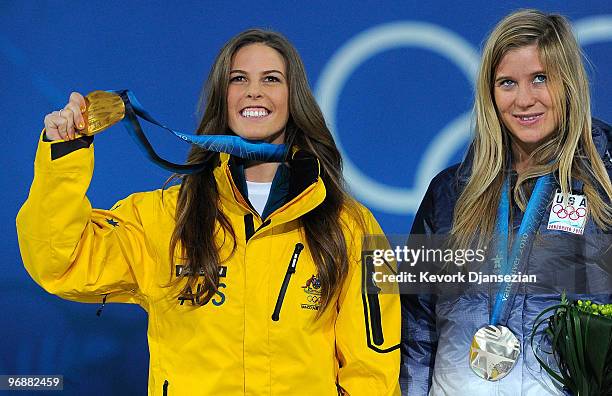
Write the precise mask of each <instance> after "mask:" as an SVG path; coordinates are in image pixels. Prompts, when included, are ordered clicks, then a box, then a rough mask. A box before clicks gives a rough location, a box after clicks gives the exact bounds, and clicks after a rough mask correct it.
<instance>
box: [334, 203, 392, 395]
mask: <svg viewBox="0 0 612 396" xmlns="http://www.w3.org/2000/svg"><path fill="white" fill-rule="evenodd" d="M365 212H366V216H365V220H366V225H367V230H366V232H367V233H369V234H371V235H382V234H383V232H382V230H381V229H380V226H379V225H378V223H377V222H376V220H374V218H373V216H372V215H371V214H370V213H369V211H367V210H366V211H365ZM362 239H363V235H361V234H360V235H359V236H358V237H356V238H353V240H352V241H348V246H349V259H350V260H351V263H350V269H349V274H348V278H347V280H346V281H345V287H343V290H342V291H341V294H340V296H339V299H338V316H337V319H336V351H337V355H338V359H339V362H340V368H339V372H338V385H339V387H340V388H341V394H344V395H351V396H359V395H363V396H366V395H367V396H371V395H382V396H388V395H399V394H400V388H399V365H400V351H399V342H400V325H401V323H400V301H399V294H398V293H397V292H394V293H378V294H367V293H366V292H365V291H364V290H365V289H364V288H363V287H362V285H363V284H364V281H365V279H364V278H365V274H366V273H365V272H364V271H363V269H364V268H363V266H362V258H361V256H362V252H361V250H362Z"/></svg>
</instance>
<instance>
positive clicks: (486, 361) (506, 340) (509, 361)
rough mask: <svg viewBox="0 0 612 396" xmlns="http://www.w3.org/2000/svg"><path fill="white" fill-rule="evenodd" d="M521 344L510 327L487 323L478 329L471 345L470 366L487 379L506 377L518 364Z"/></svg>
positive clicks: (495, 379) (494, 379) (478, 374)
mask: <svg viewBox="0 0 612 396" xmlns="http://www.w3.org/2000/svg"><path fill="white" fill-rule="evenodd" d="M520 354H521V344H520V343H519V340H518V339H517V338H516V336H515V335H514V334H513V333H512V331H510V329H509V328H507V327H505V326H500V325H487V326H484V327H481V328H480V329H478V331H477V332H476V334H474V338H473V339H472V345H471V346H470V367H471V368H472V370H473V371H474V373H476V375H477V376H479V377H480V378H483V379H485V380H487V381H498V380H500V379H502V378H504V377H505V376H506V375H508V373H509V372H510V371H511V370H512V368H513V367H514V366H515V365H516V362H517V360H518V358H519V355H520Z"/></svg>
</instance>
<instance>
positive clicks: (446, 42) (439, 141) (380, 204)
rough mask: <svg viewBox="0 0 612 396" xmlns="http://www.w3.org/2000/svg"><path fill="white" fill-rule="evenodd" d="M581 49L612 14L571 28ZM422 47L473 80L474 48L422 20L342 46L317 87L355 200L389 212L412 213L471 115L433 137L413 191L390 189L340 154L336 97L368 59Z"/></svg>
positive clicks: (611, 27) (611, 32)
mask: <svg viewBox="0 0 612 396" xmlns="http://www.w3.org/2000/svg"><path fill="white" fill-rule="evenodd" d="M573 26H574V31H575V33H576V37H577V38H578V41H579V42H580V44H581V45H583V46H584V45H588V44H592V43H596V42H600V41H608V40H611V39H612V16H607V15H603V16H597V17H589V18H584V19H581V20H579V21H576V22H575V23H574V24H573ZM408 46H414V47H421V48H424V49H428V50H431V51H433V52H436V53H438V54H440V55H442V56H444V57H446V58H448V59H449V60H451V61H452V62H453V63H454V64H455V65H456V66H457V67H459V68H460V69H461V71H462V72H463V74H464V75H465V76H466V77H467V79H468V81H469V82H470V84H473V83H474V81H475V76H476V72H477V69H478V64H479V62H480V56H479V55H478V53H477V51H476V49H474V47H473V46H472V45H471V44H470V43H468V42H467V41H465V40H464V39H463V38H462V37H460V36H459V35H458V34H457V33H454V32H452V31H450V30H448V29H445V28H443V27H440V26H437V25H434V24H430V23H423V22H414V21H406V22H394V23H386V24H382V25H379V26H375V27H373V28H370V29H368V30H365V31H363V32H361V33H359V34H357V35H356V36H355V37H353V38H352V39H351V40H349V41H348V42H347V43H345V44H344V45H342V46H341V47H340V48H339V49H338V50H337V51H336V52H335V53H334V55H333V56H332V57H331V59H330V60H329V62H328V63H327V64H326V65H325V67H324V69H323V71H322V73H321V76H320V78H319V80H318V81H317V86H316V90H315V93H316V97H317V101H318V102H319V105H320V106H321V110H322V111H323V114H324V115H325V119H326V120H327V122H328V125H329V128H330V130H331V132H332V134H333V135H334V139H335V140H336V144H337V146H338V149H339V150H340V152H341V154H342V157H343V159H344V175H345V177H346V179H347V181H348V183H349V185H350V187H351V190H352V192H353V193H354V194H355V195H356V197H357V198H359V199H362V200H363V201H364V203H366V204H367V205H369V206H371V207H372V208H375V209H379V210H382V211H385V212H387V213H397V214H410V213H414V212H415V211H416V209H417V208H418V206H419V203H420V201H421V199H422V197H423V194H424V193H425V189H426V188H427V185H428V184H429V182H430V180H431V179H432V178H433V177H434V176H435V175H436V173H437V172H439V171H440V170H442V169H443V168H444V167H446V166H448V165H449V164H448V162H449V160H450V158H451V157H452V156H453V154H455V153H456V152H457V150H459V149H460V148H461V147H463V146H464V145H465V144H466V143H467V142H468V140H469V138H470V133H471V126H470V122H471V113H470V112H466V113H464V114H461V115H460V116H458V117H457V118H455V119H454V120H452V121H451V122H450V123H449V124H447V126H446V127H444V128H443V129H442V130H441V131H440V132H438V134H437V135H436V136H435V137H434V138H433V139H432V141H431V142H430V144H429V146H428V147H427V149H426V150H425V152H424V153H423V154H422V160H421V161H420V162H419V165H418V166H417V169H416V175H415V184H414V187H412V188H399V187H395V186H389V185H386V184H383V183H380V182H378V181H376V180H373V179H371V178H370V177H368V176H367V175H365V174H364V173H362V172H361V171H360V170H359V168H358V167H357V166H356V165H355V163H354V162H352V161H351V159H350V158H349V157H348V155H347V154H346V152H344V151H343V149H342V145H341V142H340V137H339V134H338V128H337V126H336V110H337V105H338V101H339V96H340V93H341V91H342V88H343V87H344V85H345V83H346V82H347V80H348V79H349V77H350V76H351V74H352V73H353V72H354V71H355V70H356V69H357V68H358V67H359V66H360V65H361V64H362V63H363V62H365V61H366V60H368V59H369V58H371V57H373V56H375V55H377V54H379V53H381V52H384V51H387V50H390V49H393V48H397V47H408Z"/></svg>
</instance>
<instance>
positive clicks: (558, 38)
mask: <svg viewBox="0 0 612 396" xmlns="http://www.w3.org/2000/svg"><path fill="white" fill-rule="evenodd" d="M534 44H535V45H537V48H538V51H539V54H540V61H541V62H542V65H543V67H544V69H545V71H546V74H547V84H548V88H549V90H550V93H551V96H552V98H553V103H554V106H555V109H557V111H556V115H557V118H558V119H557V131H556V132H555V133H554V134H553V135H552V137H551V138H550V139H548V140H546V141H545V142H544V143H542V144H541V145H540V146H539V147H538V148H536V149H535V150H534V151H533V153H532V154H531V161H532V163H533V164H534V165H533V166H530V167H529V169H527V170H526V171H525V172H522V173H521V174H520V175H519V178H518V180H517V183H516V186H515V188H514V192H513V193H514V198H515V200H516V202H517V204H518V206H519V208H520V209H521V210H523V211H524V210H525V206H526V202H527V195H528V191H527V190H528V187H529V186H530V185H532V184H533V183H532V182H533V180H534V179H535V178H537V177H538V176H541V175H544V174H546V173H550V172H555V173H556V175H557V176H558V178H559V184H560V186H561V191H562V192H563V194H568V193H569V192H570V191H571V181H572V178H574V179H577V180H580V181H581V182H583V183H584V187H583V190H584V194H585V195H586V197H587V202H588V210H589V213H590V215H591V216H592V217H593V220H595V222H596V224H597V225H598V226H599V227H600V228H604V229H605V228H607V227H610V226H611V225H612V209H611V208H610V206H609V204H607V203H606V201H605V199H604V198H602V192H603V194H604V195H607V199H608V201H609V200H610V199H611V198H612V185H611V184H610V178H609V177H608V174H607V172H606V170H605V166H604V164H603V161H602V160H601V158H600V156H599V154H598V153H597V150H596V148H595V145H594V143H593V139H592V136H591V108H590V95H589V84H588V80H587V76H586V72H585V70H584V66H583V63H582V52H581V50H580V47H579V46H578V43H577V42H576V39H575V37H574V35H573V34H572V30H571V27H570V24H569V22H568V21H567V19H566V18H564V17H563V16H560V15H555V14H549V15H548V14H544V13H542V12H540V11H537V10H521V11H517V12H514V13H512V14H510V15H508V16H507V17H505V18H504V19H503V20H501V21H500V22H499V23H498V24H497V26H496V27H495V29H494V30H493V32H492V33H491V35H490V36H489V38H488V39H487V42H486V44H485V47H484V51H483V55H482V61H481V65H480V71H479V74H478V79H477V84H476V99H475V104H474V112H475V115H476V128H475V132H476V135H475V137H474V140H473V141H472V144H471V148H470V153H471V157H472V158H473V161H472V163H471V175H470V177H469V180H468V182H467V185H466V186H465V188H464V189H463V191H462V193H461V195H460V196H459V199H458V201H457V205H456V208H455V212H454V216H453V228H452V230H451V234H452V236H453V239H454V241H455V243H456V245H458V246H465V245H467V244H468V243H470V242H475V241H474V238H476V239H477V241H476V242H479V243H481V244H482V243H485V242H486V240H487V239H488V238H490V237H491V235H492V233H493V229H494V227H495V221H496V213H497V205H498V202H499V199H500V196H501V190H502V184H503V181H504V172H505V170H506V169H507V168H508V166H509V164H508V161H509V160H510V158H509V156H508V152H509V147H510V144H511V139H512V136H511V134H510V133H509V131H508V130H507V128H506V127H505V125H504V124H503V122H502V121H501V119H500V117H499V116H498V114H497V109H496V105H495V100H494V96H493V86H494V84H493V83H494V79H495V71H496V69H497V67H498V65H499V63H500V62H501V60H502V59H503V57H504V56H505V55H506V54H507V53H508V51H511V50H513V49H517V48H521V47H525V46H529V45H534ZM464 164H465V163H464Z"/></svg>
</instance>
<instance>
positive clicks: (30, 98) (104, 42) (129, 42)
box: [0, 0, 612, 395]
mask: <svg viewBox="0 0 612 396" xmlns="http://www.w3.org/2000/svg"><path fill="white" fill-rule="evenodd" d="M567 3H568V4H567V5H565V4H564V5H561V4H560V2H558V1H554V2H553V1H539V2H525V1H506V2H500V3H499V4H496V3H495V2H491V1H487V0H483V1H481V0H478V1H472V2H470V3H469V4H462V2H457V1H447V2H422V1H402V2H388V1H384V2H383V1H368V2H357V3H355V2H352V1H328V0H327V1H320V0H316V1H313V0H311V1H308V2H297V1H296V2H292V1H284V2H280V1H278V2H266V1H263V2H247V1H241V0H234V1H232V2H212V1H207V2H195V1H182V2H176V3H174V2H172V3H171V2H152V1H146V2H145V1H142V2H131V3H129V4H125V2H119V1H105V2H101V1H100V2H96V1H93V2H92V1H89V2H44V1H8V0H3V1H0V70H1V71H2V79H1V81H2V83H1V84H2V90H1V93H0V95H2V113H1V115H0V124H1V125H2V126H3V130H4V132H3V133H4V134H5V135H6V136H5V137H4V138H3V140H4V142H5V143H4V145H3V146H2V156H0V158H1V159H0V160H1V161H2V169H3V172H2V185H4V191H5V192H4V193H3V200H2V206H3V208H2V212H1V214H2V222H0V227H1V232H2V235H3V236H4V238H3V242H2V243H3V245H2V248H3V249H2V251H3V252H4V254H3V260H2V264H3V269H2V271H1V272H0V273H1V275H0V290H1V292H0V293H1V294H0V310H1V311H0V316H1V317H2V319H1V320H2V326H0V374H62V375H64V380H65V389H66V391H65V394H74V395H83V394H88V395H94V394H95V395H97V394H99V395H109V394H113V395H115V394H145V393H146V382H147V365H148V352H147V341H146V315H145V313H144V311H142V310H141V309H139V308H138V307H133V306H125V305H121V306H119V305H112V306H108V307H106V308H105V311H104V313H103V314H102V316H101V317H97V316H96V314H95V313H96V309H97V308H98V307H97V306H93V305H85V304H77V303H72V302H66V301H62V300H59V299H58V298H56V297H54V296H51V295H48V294H47V293H46V292H44V291H43V290H41V289H40V288H39V287H38V286H37V285H35V284H34V283H33V282H32V281H31V279H30V278H29V276H28V274H27V273H26V271H25V270H24V269H23V266H22V263H21V259H20V255H19V251H18V247H17V238H16V233H15V226H14V224H15V223H14V220H15V215H16V213H17V211H18V209H19V207H20V206H21V204H22V203H23V201H24V200H25V199H26V197H27V193H28V189H29V185H30V182H31V179H32V174H33V159H34V153H35V149H36V141H37V139H38V135H39V133H40V130H41V128H42V120H43V117H44V115H45V114H46V113H48V112H50V111H52V110H55V109H59V108H61V106H63V104H64V103H65V102H66V100H67V97H68V95H69V93H70V92H71V91H73V90H76V91H80V92H83V93H86V92H89V91H92V90H95V89H121V88H129V89H131V90H132V91H134V92H135V93H136V94H137V96H138V97H139V99H140V101H141V102H142V103H143V105H144V106H145V107H146V108H147V109H148V110H149V111H150V112H151V113H152V114H154V115H155V116H156V117H157V118H158V119H159V120H160V121H162V122H164V123H165V124H167V125H170V126H172V127H175V128H176V129H179V130H182V131H193V129H194V128H195V125H196V122H197V119H196V115H195V113H196V102H197V99H198V95H199V91H200V87H201V85H202V82H203V81H204V79H205V77H206V75H207V73H208V69H209V67H210V65H211V63H212V61H213V59H214V57H215V55H216V53H217V50H218V49H219V48H220V47H221V46H222V45H223V43H224V42H225V41H226V40H227V39H229V38H230V37H231V36H232V35H234V34H236V33H238V32H239V31H241V30H244V29H246V28H249V27H267V28H272V29H274V30H278V31H280V32H282V33H284V34H285V35H287V36H288V37H289V39H290V40H291V41H292V42H293V43H294V44H295V46H296V47H297V48H298V50H299V52H300V53H301V55H302V57H303V59H304V62H305V64H306V68H307V72H308V76H309V79H310V83H311V86H312V88H313V90H314V91H315V93H316V96H317V99H318V101H319V103H320V105H321V107H322V108H323V110H324V112H325V115H326V119H327V121H328V124H329V125H330V126H331V127H332V128H333V131H334V133H335V135H336V138H337V141H338V143H339V145H340V146H341V148H342V150H343V153H344V156H345V161H346V175H347V177H348V179H349V181H350V184H351V188H352V190H353V193H354V195H355V196H356V197H357V198H358V199H360V200H361V201H362V202H363V203H364V204H366V205H367V206H368V207H370V208H371V209H372V211H373V212H374V214H375V215H376V217H377V218H378V219H379V221H380V222H381V224H382V225H383V228H384V229H385V231H387V232H392V233H402V232H404V233H405V232H407V231H408V230H409V227H410V225H411V222H412V216H413V213H414V211H415V209H416V207H417V206H418V203H419V201H420V198H421V196H422V194H423V191H424V188H426V187H427V183H428V182H429V180H430V179H431V177H432V176H433V175H435V173H436V172H437V171H439V170H440V169H442V168H444V167H446V166H448V165H450V164H452V163H453V162H456V161H457V160H459V159H460V158H461V155H462V153H463V150H464V148H465V143H466V141H467V139H468V138H469V112H470V108H471V101H472V96H473V81H474V76H475V73H476V69H477V64H478V59H479V53H480V44H481V42H482V41H483V40H484V38H485V37H486V35H487V33H488V32H489V31H490V30H491V29H492V27H493V25H494V24H495V23H496V22H497V21H498V20H499V19H500V18H501V17H503V16H504V15H506V14H507V13H508V12H510V11H512V10H514V9H517V8H522V7H523V8H524V7H537V8H540V9H543V10H546V11H557V12H561V13H563V14H565V15H567V16H568V17H569V18H570V19H571V20H572V22H573V23H574V27H575V30H576V34H577V36H578V38H579V41H580V42H581V43H582V44H583V46H584V50H585V53H586V55H587V57H588V58H589V59H590V61H591V66H590V67H589V74H590V78H591V83H592V97H593V104H594V105H593V110H594V114H595V115H597V116H599V117H601V118H603V119H606V120H608V121H611V120H612V108H611V106H610V104H611V103H612V100H611V99H612V93H611V92H612V74H611V73H610V70H611V68H612V51H611V50H612V42H611V41H612V5H611V4H610V3H609V2H608V1H605V0H604V1H589V2H567ZM147 130H148V133H149V135H150V136H151V137H152V138H154V139H156V142H157V143H156V148H157V149H158V150H159V152H160V153H161V154H162V155H164V156H165V157H166V158H168V159H171V160H173V161H175V162H176V161H182V160H183V158H184V155H185V153H186V152H187V149H188V147H187V146H186V145H185V144H183V143H182V142H180V141H178V140H172V138H169V137H168V136H167V135H166V132H165V131H162V130H160V129H154V128H148V129H147ZM168 176H169V174H168V173H167V172H165V171H163V170H161V169H158V168H156V167H155V166H154V165H152V164H151V163H149V162H147V161H146V160H145V159H144V157H143V156H142V155H141V153H140V151H139V150H138V148H137V147H136V146H135V145H134V144H133V143H132V141H131V140H130V139H129V137H128V136H127V134H126V133H125V131H124V130H123V129H122V127H115V128H113V129H111V130H109V131H107V132H105V133H104V134H102V135H100V136H99V137H96V172H95V175H94V178H93V181H92V185H91V188H90V190H89V198H90V199H91V201H92V203H93V204H94V205H95V206H97V207H102V208H109V207H110V206H111V205H112V204H113V203H114V202H115V201H116V200H118V199H120V198H122V197H124V196H126V195H128V194H129V193H132V192H135V191H142V190H150V189H155V188H159V187H160V186H161V185H162V184H163V182H164V180H165V179H166V178H167V177H168ZM49 210H53V208H52V207H50V208H49Z"/></svg>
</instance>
